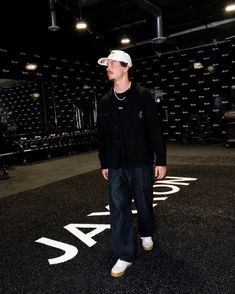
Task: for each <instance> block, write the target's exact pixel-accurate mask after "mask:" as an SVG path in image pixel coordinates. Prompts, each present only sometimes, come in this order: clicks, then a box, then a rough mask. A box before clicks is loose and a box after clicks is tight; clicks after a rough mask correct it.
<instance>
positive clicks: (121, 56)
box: [98, 50, 132, 67]
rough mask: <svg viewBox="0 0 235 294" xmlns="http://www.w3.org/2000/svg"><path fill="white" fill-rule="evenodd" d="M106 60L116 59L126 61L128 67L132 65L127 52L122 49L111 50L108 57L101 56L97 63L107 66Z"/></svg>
mask: <svg viewBox="0 0 235 294" xmlns="http://www.w3.org/2000/svg"><path fill="white" fill-rule="evenodd" d="M108 60H116V61H121V62H125V63H127V65H128V66H129V67H132V61H131V57H130V55H129V54H127V53H126V52H124V51H122V50H112V51H111V53H110V54H109V56H108V57H102V58H100V59H99V60H98V64H100V65H104V66H107V65H108V64H107V62H108Z"/></svg>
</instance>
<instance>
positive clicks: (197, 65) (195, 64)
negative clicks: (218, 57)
mask: <svg viewBox="0 0 235 294" xmlns="http://www.w3.org/2000/svg"><path fill="white" fill-rule="evenodd" d="M203 67H204V66H203V64H202V63H201V62H194V64H193V68H194V69H200V68H203Z"/></svg>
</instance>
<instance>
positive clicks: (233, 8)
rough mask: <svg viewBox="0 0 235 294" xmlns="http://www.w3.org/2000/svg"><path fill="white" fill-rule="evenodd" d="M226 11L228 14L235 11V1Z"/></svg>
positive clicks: (227, 6)
mask: <svg viewBox="0 0 235 294" xmlns="http://www.w3.org/2000/svg"><path fill="white" fill-rule="evenodd" d="M225 11H227V12H231V11H235V1H230V2H229V3H228V4H227V5H226V6H225Z"/></svg>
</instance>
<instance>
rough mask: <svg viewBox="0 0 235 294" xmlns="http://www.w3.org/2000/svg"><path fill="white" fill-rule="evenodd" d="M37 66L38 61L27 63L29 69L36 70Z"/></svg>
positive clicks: (26, 66)
mask: <svg viewBox="0 0 235 294" xmlns="http://www.w3.org/2000/svg"><path fill="white" fill-rule="evenodd" d="M37 67H38V65H37V64H36V63H27V64H26V65H25V68H26V69H27V70H36V69H37Z"/></svg>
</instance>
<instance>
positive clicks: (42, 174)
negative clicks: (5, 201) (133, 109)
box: [0, 143, 235, 198]
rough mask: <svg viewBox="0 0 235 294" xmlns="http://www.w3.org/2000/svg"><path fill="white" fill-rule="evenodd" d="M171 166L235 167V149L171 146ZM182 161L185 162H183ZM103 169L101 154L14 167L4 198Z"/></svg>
mask: <svg viewBox="0 0 235 294" xmlns="http://www.w3.org/2000/svg"><path fill="white" fill-rule="evenodd" d="M167 150H168V165H169V168H170V165H171V164H192V163H193V164H195V163H198V164H203V163H205V164H207V165H208V164H210V162H211V163H212V164H214V161H215V158H216V160H217V161H218V164H220V163H224V162H226V163H234V164H235V148H226V147H225V145H224V144H210V145H201V144H193V145H185V144H176V143H169V144H168V145H167ZM182 157H183V158H184V160H183V161H182ZM98 168H99V161H98V156H97V151H92V152H85V153H81V154H77V155H69V156H65V157H61V158H54V159H51V160H47V161H41V162H36V163H31V164H27V165H16V166H11V167H10V169H9V178H6V179H2V180H0V198H2V197H5V196H9V195H12V194H16V193H18V192H24V191H28V190H31V189H34V188H37V187H41V186H44V185H47V184H50V183H54V182H57V181H60V180H63V179H66V178H70V177H73V176H76V175H80V174H83V173H86V172H89V171H92V170H95V169H98Z"/></svg>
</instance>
